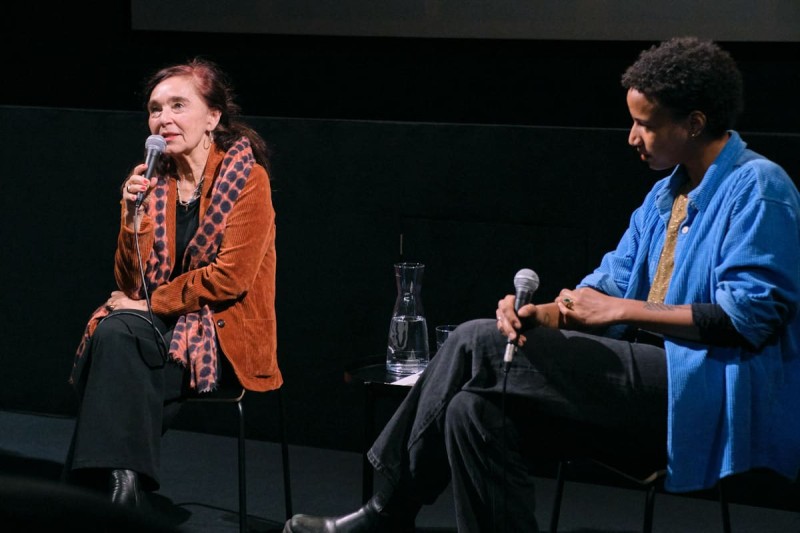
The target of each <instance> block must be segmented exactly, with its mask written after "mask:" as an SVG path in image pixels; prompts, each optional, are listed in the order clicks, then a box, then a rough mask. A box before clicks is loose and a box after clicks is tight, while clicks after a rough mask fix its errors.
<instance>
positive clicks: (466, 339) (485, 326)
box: [447, 318, 499, 343]
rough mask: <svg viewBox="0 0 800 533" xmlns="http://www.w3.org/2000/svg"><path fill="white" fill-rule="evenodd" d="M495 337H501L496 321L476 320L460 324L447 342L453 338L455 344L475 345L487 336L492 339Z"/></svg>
mask: <svg viewBox="0 0 800 533" xmlns="http://www.w3.org/2000/svg"><path fill="white" fill-rule="evenodd" d="M495 335H499V331H498V330H497V324H496V322H495V321H494V320H490V319H487V318H475V319H473V320H468V321H467V322H464V323H462V324H459V326H458V327H457V328H456V329H454V330H453V331H452V332H451V333H450V336H449V337H448V338H447V340H448V341H449V340H450V339H451V338H452V339H454V342H459V343H473V342H474V341H475V339H478V338H481V337H486V336H490V337H492V336H495Z"/></svg>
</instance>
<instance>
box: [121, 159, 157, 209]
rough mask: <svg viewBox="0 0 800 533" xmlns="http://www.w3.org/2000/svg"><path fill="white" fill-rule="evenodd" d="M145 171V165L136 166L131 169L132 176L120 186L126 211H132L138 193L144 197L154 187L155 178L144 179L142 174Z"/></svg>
mask: <svg viewBox="0 0 800 533" xmlns="http://www.w3.org/2000/svg"><path fill="white" fill-rule="evenodd" d="M146 170H147V165H146V164H145V163H142V164H141V165H136V166H135V167H134V169H133V174H131V175H130V176H128V179H127V180H125V183H124V184H123V185H122V199H123V200H125V201H126V202H128V209H129V210H132V209H133V208H134V205H135V203H136V197H137V195H138V194H139V193H142V194H143V195H144V196H147V194H148V193H149V192H150V189H151V188H152V187H154V186H155V184H156V178H150V179H149V180H148V179H147V178H145V176H144V173H145V171H146Z"/></svg>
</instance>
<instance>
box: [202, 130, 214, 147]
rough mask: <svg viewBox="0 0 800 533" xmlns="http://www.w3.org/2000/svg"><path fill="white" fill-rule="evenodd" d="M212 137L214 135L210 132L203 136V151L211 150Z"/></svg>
mask: <svg viewBox="0 0 800 533" xmlns="http://www.w3.org/2000/svg"><path fill="white" fill-rule="evenodd" d="M213 135H214V133H213V132H211V131H208V132H206V134H205V135H204V136H203V149H204V150H208V149H209V148H211V141H212V140H213V139H212V136H213Z"/></svg>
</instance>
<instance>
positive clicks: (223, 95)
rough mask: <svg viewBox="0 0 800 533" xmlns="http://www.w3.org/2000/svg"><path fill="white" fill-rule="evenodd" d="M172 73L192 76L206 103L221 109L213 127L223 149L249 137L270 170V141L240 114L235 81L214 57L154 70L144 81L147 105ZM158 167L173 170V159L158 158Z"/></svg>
mask: <svg viewBox="0 0 800 533" xmlns="http://www.w3.org/2000/svg"><path fill="white" fill-rule="evenodd" d="M173 76H190V77H191V78H192V79H193V80H194V83H195V86H196V87H197V91H198V92H199V93H200V95H201V96H202V97H203V99H204V100H205V102H206V105H208V107H210V108H212V109H217V110H219V111H220V119H219V124H217V127H216V128H214V132H213V133H214V142H216V143H217V144H218V145H219V146H220V147H221V148H222V149H223V150H228V149H229V148H230V147H231V146H233V144H234V143H235V142H236V141H238V140H239V139H240V138H241V137H247V138H248V140H249V141H250V147H251V148H252V149H253V157H255V160H256V161H257V162H258V163H260V164H261V165H262V166H263V167H264V168H266V169H267V171H269V170H270V167H269V155H270V154H269V148H268V146H267V143H266V142H265V141H264V139H263V138H262V137H261V135H259V134H258V132H256V131H255V130H254V129H253V128H252V127H250V126H249V125H248V124H246V123H245V122H244V121H243V120H242V119H241V116H240V111H241V109H240V107H239V104H237V103H236V102H235V96H234V91H233V85H232V83H231V81H230V79H229V77H228V75H227V74H226V73H225V72H223V71H222V69H220V67H219V66H218V65H217V64H216V63H214V62H213V61H211V60H209V59H205V58H201V57H195V58H194V59H191V60H189V61H187V62H186V63H182V64H178V65H172V66H168V67H164V68H162V69H161V70H159V71H158V72H156V73H155V74H153V75H152V76H151V77H150V78H149V79H147V80H146V81H145V83H144V91H143V93H144V96H145V103H144V104H145V109H146V108H147V104H148V102H147V100H148V99H149V98H150V94H151V93H152V92H153V89H155V87H156V85H158V84H159V83H161V82H162V81H164V80H165V79H167V78H171V77H173ZM159 164H160V166H161V165H163V166H164V168H159V170H164V171H166V172H167V173H171V172H170V171H174V163H172V162H171V160H170V158H166V157H162V158H161V159H160V161H159Z"/></svg>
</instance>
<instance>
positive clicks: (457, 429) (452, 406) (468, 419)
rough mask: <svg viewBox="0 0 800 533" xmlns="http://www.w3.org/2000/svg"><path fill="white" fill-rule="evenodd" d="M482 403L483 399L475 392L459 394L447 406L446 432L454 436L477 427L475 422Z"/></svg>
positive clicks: (460, 392)
mask: <svg viewBox="0 0 800 533" xmlns="http://www.w3.org/2000/svg"><path fill="white" fill-rule="evenodd" d="M482 402H483V399H482V398H481V397H480V396H479V395H477V394H475V393H473V392H467V391H459V392H457V393H456V394H455V396H453V398H452V399H451V400H450V402H449V403H448V404H447V411H446V415H445V431H446V432H447V433H448V434H450V435H454V434H458V433H464V432H466V431H468V430H469V429H471V428H473V427H475V420H476V419H477V414H478V412H479V410H480V407H479V406H480V404H481V403H482Z"/></svg>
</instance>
